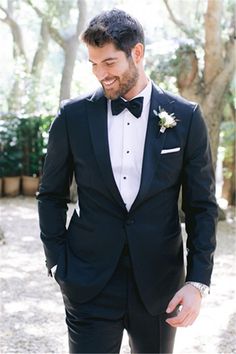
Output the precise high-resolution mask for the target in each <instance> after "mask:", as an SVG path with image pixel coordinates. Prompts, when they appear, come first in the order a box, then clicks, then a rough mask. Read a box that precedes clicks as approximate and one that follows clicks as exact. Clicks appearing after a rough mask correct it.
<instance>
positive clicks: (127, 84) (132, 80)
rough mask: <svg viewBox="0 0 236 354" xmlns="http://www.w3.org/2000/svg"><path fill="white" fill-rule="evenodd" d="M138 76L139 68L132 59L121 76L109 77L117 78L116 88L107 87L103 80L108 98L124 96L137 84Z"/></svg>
mask: <svg viewBox="0 0 236 354" xmlns="http://www.w3.org/2000/svg"><path fill="white" fill-rule="evenodd" d="M138 78H139V73H138V69H137V68H136V66H135V65H134V62H133V60H132V59H131V60H129V68H128V69H127V70H126V71H125V72H124V73H123V74H122V75H121V76H114V77H112V78H109V79H113V80H114V79H115V80H116V82H115V87H114V88H110V89H109V88H106V87H105V86H104V85H103V83H102V82H101V84H102V87H103V91H104V94H105V96H106V98H108V99H110V100H115V99H117V98H118V97H124V96H125V95H126V94H127V93H128V92H129V91H130V90H131V89H132V88H133V87H134V86H135V85H136V83H137V81H138Z"/></svg>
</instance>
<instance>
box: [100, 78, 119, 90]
mask: <svg viewBox="0 0 236 354" xmlns="http://www.w3.org/2000/svg"><path fill="white" fill-rule="evenodd" d="M115 82H116V79H112V80H103V81H102V84H103V86H104V87H105V88H110V87H112V86H113V84H114V83H115Z"/></svg>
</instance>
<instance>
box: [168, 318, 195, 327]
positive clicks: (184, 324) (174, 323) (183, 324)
mask: <svg viewBox="0 0 236 354" xmlns="http://www.w3.org/2000/svg"><path fill="white" fill-rule="evenodd" d="M189 318H190V315H187V316H186V317H185V318H184V319H183V320H179V319H178V320H177V319H176V320H175V321H172V318H170V319H167V320H166V322H167V323H168V324H169V325H170V326H172V327H187V324H188V321H189Z"/></svg>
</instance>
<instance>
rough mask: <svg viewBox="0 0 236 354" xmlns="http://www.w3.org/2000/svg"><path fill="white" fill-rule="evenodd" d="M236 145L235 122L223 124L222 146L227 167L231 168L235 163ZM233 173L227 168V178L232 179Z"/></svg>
mask: <svg viewBox="0 0 236 354" xmlns="http://www.w3.org/2000/svg"><path fill="white" fill-rule="evenodd" d="M235 143H236V124H235V122H233V121H228V122H223V123H222V124H221V131H220V146H221V147H223V149H224V162H225V166H230V165H232V164H233V163H234V159H235V154H234V149H235ZM232 174H233V171H232V170H230V169H228V168H225V169H224V176H225V178H227V179H229V178H231V176H232Z"/></svg>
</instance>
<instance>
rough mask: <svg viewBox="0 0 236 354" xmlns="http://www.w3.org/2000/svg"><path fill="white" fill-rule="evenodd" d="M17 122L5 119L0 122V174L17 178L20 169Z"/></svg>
mask: <svg viewBox="0 0 236 354" xmlns="http://www.w3.org/2000/svg"><path fill="white" fill-rule="evenodd" d="M18 128H19V120H18V119H16V118H13V117H6V119H5V120H2V119H1V121H0V151H1V158H0V173H1V177H2V176H18V175H20V173H21V168H22V151H21V150H20V149H19V130H18Z"/></svg>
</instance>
